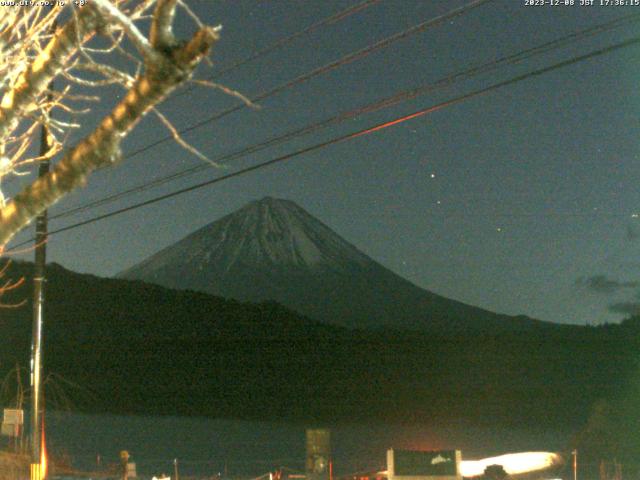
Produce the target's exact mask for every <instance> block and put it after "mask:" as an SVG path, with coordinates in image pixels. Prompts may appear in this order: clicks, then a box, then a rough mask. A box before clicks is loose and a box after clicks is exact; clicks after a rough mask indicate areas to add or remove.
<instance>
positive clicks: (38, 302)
mask: <svg viewBox="0 0 640 480" xmlns="http://www.w3.org/2000/svg"><path fill="white" fill-rule="evenodd" d="M49 89H50V93H49V96H50V97H51V91H52V90H53V83H52V84H50V85H49ZM50 148H51V142H50V138H49V130H48V128H47V126H46V125H45V124H43V125H42V128H41V130H40V156H43V157H44V156H45V155H46V154H47V153H48V152H49V149H50ZM49 167H50V162H49V159H48V158H46V159H43V160H40V163H39V165H38V177H42V176H44V175H46V174H47V173H49ZM47 233H48V232H47V210H45V211H43V212H42V213H41V214H40V215H38V216H37V217H36V237H35V261H34V271H33V324H32V333H31V480H43V479H44V478H45V476H46V472H45V471H43V470H44V467H43V465H41V463H42V454H43V451H42V442H43V439H44V431H43V429H44V427H43V426H44V422H43V416H44V402H43V391H42V326H43V322H44V286H45V282H46V277H45V265H46V262H47Z"/></svg>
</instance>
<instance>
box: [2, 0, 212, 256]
mask: <svg viewBox="0 0 640 480" xmlns="http://www.w3.org/2000/svg"><path fill="white" fill-rule="evenodd" d="M66 3H67V5H66V6H63V5H61V4H58V5H56V6H54V7H40V6H32V7H17V6H16V7H14V6H0V98H1V101H0V182H2V181H3V180H4V179H5V178H6V177H8V176H11V175H20V174H21V173H22V172H23V170H24V169H25V167H28V166H29V165H30V164H34V163H36V162H38V161H41V160H42V159H43V158H48V157H53V156H54V155H59V157H60V159H59V160H58V161H57V162H56V163H55V166H54V168H53V169H52V170H51V172H50V173H49V174H47V175H46V176H43V177H41V178H38V179H37V180H35V181H34V182H32V183H30V184H28V185H26V186H25V188H24V189H23V190H22V191H21V192H20V193H18V194H17V195H16V196H14V197H13V198H11V199H5V198H4V196H2V197H1V198H0V201H1V202H2V203H1V205H0V246H4V245H6V244H7V242H8V241H9V240H10V239H11V238H12V237H13V236H14V235H15V234H16V233H17V232H19V231H20V230H21V229H22V228H24V227H25V226H26V225H27V224H29V222H30V221H31V220H32V219H33V218H35V217H36V216H37V215H38V214H39V213H40V212H42V211H43V210H45V209H47V208H48V207H50V206H51V205H52V204H54V203H55V202H56V201H58V200H59V199H60V198H62V197H63V196H64V195H66V194H68V193H69V192H71V191H72V190H73V189H75V188H77V187H78V186H81V185H83V184H85V183H86V181H87V177H88V176H89V175H90V173H91V172H93V171H94V170H96V169H99V168H103V167H106V166H110V165H113V164H115V163H117V162H118V161H119V160H120V159H121V142H122V140H123V139H124V138H125V137H126V136H127V135H128V134H129V133H130V132H131V131H132V130H133V129H134V127H135V126H136V124H137V123H138V122H139V121H140V119H141V118H142V117H143V116H144V115H145V114H146V113H148V112H150V111H151V112H155V113H156V114H157V115H158V116H159V118H160V119H161V121H162V122H163V123H164V124H165V125H166V126H167V128H169V129H170V130H171V131H172V133H173V134H174V138H175V139H176V140H177V141H178V142H180V143H181V144H182V145H183V146H185V147H186V148H189V149H190V150H191V151H192V152H193V153H195V154H198V155H199V156H202V155H200V154H199V152H197V151H196V150H195V149H193V148H192V147H190V146H189V145H187V144H186V143H185V142H183V141H182V139H181V138H180V137H179V136H178V134H177V132H176V130H175V129H174V128H173V127H172V125H171V123H170V122H169V120H168V119H167V118H166V117H164V116H163V115H162V114H160V112H158V111H157V110H156V106H157V105H158V104H159V103H160V102H161V101H162V100H164V99H165V98H166V97H167V96H168V95H170V94H171V92H172V91H173V90H174V89H175V88H176V87H178V86H179V85H180V84H182V83H184V82H187V81H189V80H190V79H191V77H192V74H193V72H194V69H195V68H196V66H197V65H198V64H199V63H200V62H201V61H202V60H203V59H205V58H206V57H207V56H208V54H209V52H210V50H211V48H212V46H213V44H214V43H215V42H216V40H217V39H218V34H219V28H218V27H211V26H206V25H202V24H201V22H200V21H199V20H198V18H197V17H196V16H195V15H194V14H193V12H192V11H191V10H190V9H189V7H188V5H187V4H186V3H184V0H86V2H85V4H84V6H77V5H74V2H72V1H70V0H67V2H66ZM79 3H82V2H79ZM178 9H182V10H183V11H184V12H185V13H186V14H187V15H189V16H190V17H191V19H193V21H194V22H195V25H196V31H195V33H194V34H193V36H192V37H191V38H190V39H188V40H184V41H180V40H178V39H176V38H175V36H174V33H173V24H174V20H175V17H176V14H177V10H178ZM145 27H146V28H145ZM145 30H148V34H145ZM116 57H119V58H120V59H119V60H118V61H114V58H116ZM122 59H124V60H125V62H123V61H122ZM123 64H126V65H127V68H123V67H122V65H123ZM53 80H56V83H57V85H59V86H58V88H56V91H53V90H52V89H51V88H50V85H51V83H52V81H53ZM111 84H117V85H120V86H121V87H122V88H123V89H124V94H123V96H122V98H121V100H119V101H116V102H114V104H113V105H112V108H111V110H110V113H109V114H108V115H106V116H105V117H104V118H102V120H101V121H100V122H99V123H98V124H97V125H96V127H95V129H94V130H93V131H92V132H91V133H90V134H89V135H87V136H86V137H84V138H82V139H81V140H79V141H78V142H76V143H75V144H73V145H69V144H68V143H69V142H68V135H69V133H70V131H71V130H72V129H74V128H78V123H77V121H76V120H75V118H76V117H77V115H80V114H83V113H85V112H86V111H87V107H88V106H90V105H91V102H95V101H98V100H99V101H102V102H104V101H108V99H104V98H102V99H100V98H99V95H97V93H96V92H99V88H100V87H103V86H105V85H111ZM56 111H57V112H59V113H56V114H52V112H56ZM43 124H44V125H46V126H47V128H48V132H49V139H48V143H49V146H50V149H49V150H48V152H47V153H46V154H45V155H44V156H42V155H40V156H38V155H34V154H33V153H31V152H32V151H33V150H34V149H33V145H32V144H34V141H35V138H36V137H37V131H38V127H39V126H40V125H43Z"/></svg>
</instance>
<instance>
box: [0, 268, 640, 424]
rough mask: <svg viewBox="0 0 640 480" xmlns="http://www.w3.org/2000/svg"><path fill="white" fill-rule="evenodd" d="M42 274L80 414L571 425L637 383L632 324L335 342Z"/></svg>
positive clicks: (51, 328)
mask: <svg viewBox="0 0 640 480" xmlns="http://www.w3.org/2000/svg"><path fill="white" fill-rule="evenodd" d="M29 271H30V265H29V264H24V263H18V264H15V265H13V267H12V270H11V275H12V277H13V278H17V277H18V276H20V275H25V276H29ZM48 277H49V280H48V284H47V285H48V289H47V298H48V303H47V310H46V315H47V320H46V327H45V345H46V348H45V365H46V369H47V370H48V371H49V372H56V373H57V374H60V375H62V376H63V377H64V378H66V379H68V380H70V381H72V382H75V383H77V384H79V385H82V386H83V388H86V389H88V390H90V391H91V392H92V394H91V395H90V396H89V395H85V394H83V393H80V392H79V391H74V389H70V390H69V392H68V393H69V394H70V395H72V396H73V397H74V398H75V402H76V404H77V406H78V407H79V408H81V409H83V410H86V411H112V412H120V413H123V412H125V413H143V414H150V413H160V414H183V415H208V416H213V417H236V418H257V419H289V420H305V421H319V420H332V421H340V420H342V421H377V420H392V421H400V422H410V423H414V422H428V423H441V422H444V423H446V422H450V421H455V422H469V423H471V424H478V423H491V424H500V425H507V426H508V425H512V426H513V425H518V426H521V427H522V426H526V425H535V426H536V428H540V427H544V426H545V425H547V426H549V427H550V428H551V427H553V428H558V427H559V426H565V427H566V428H579V427H580V426H581V425H583V424H584V423H585V422H586V420H587V417H588V415H589V411H590V409H591V407H592V405H593V404H594V402H595V401H596V400H597V399H599V398H610V399H619V398H622V397H623V396H624V395H625V392H626V391H627V390H628V388H629V385H631V384H632V379H633V378H634V375H636V374H637V372H636V371H635V367H634V359H635V358H636V354H637V351H638V347H640V341H639V338H640V335H638V333H639V332H640V322H638V321H628V322H626V323H625V324H623V325H622V326H607V327H600V328H586V327H568V326H554V327H553V328H549V329H546V330H545V331H544V332H538V333H535V332H530V333H529V334H528V335H520V334H517V333H513V332H499V333H495V332H492V331H490V330H488V331H487V332H485V333H484V334H475V333H474V334H469V335H445V334H441V333H440V334H427V333H420V332H407V331H394V330H389V329H386V330H368V331H367V330H351V329H347V328H344V327H338V326H332V325H327V324H323V323H319V322H316V321H312V320H309V319H307V318H304V317H301V316H299V315H298V314H296V313H294V312H292V311H290V310H288V309H286V308H284V307H281V306H279V305H277V304H274V303H263V304H258V305H256V304H245V303H239V302H236V301H231V300H225V299H222V298H218V297H213V296H210V295H206V294H203V293H196V292H190V291H176V290H170V289H166V288H163V287H159V286H155V285H149V284H145V283H143V282H139V281H126V280H116V279H104V278H97V277H94V276H90V275H80V274H76V273H73V272H70V271H67V270H65V269H63V268H62V267H60V266H57V265H52V266H50V267H49V273H48ZM26 290H27V289H22V290H21V291H19V292H17V293H15V294H14V297H13V299H16V298H24V297H25V296H27V294H28V291H26ZM10 300H12V299H11V298H5V301H10ZM30 312H31V307H30V305H27V306H25V307H23V308H19V309H9V310H3V311H2V317H1V318H2V322H1V325H0V335H2V338H4V340H5V344H6V345H10V346H11V347H10V348H5V349H2V350H1V351H0V367H2V369H3V370H4V371H5V372H6V371H7V370H8V369H9V368H10V367H12V366H13V365H14V364H15V362H16V361H18V362H20V363H21V364H23V365H26V364H27V358H28V350H29V348H28V341H29V335H30Z"/></svg>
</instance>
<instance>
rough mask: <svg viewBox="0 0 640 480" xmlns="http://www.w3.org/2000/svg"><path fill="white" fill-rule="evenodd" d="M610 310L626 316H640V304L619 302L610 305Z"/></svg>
mask: <svg viewBox="0 0 640 480" xmlns="http://www.w3.org/2000/svg"><path fill="white" fill-rule="evenodd" d="M608 310H609V311H610V312H612V313H622V314H624V315H639V314H640V302H619V303H613V304H611V305H609V308H608Z"/></svg>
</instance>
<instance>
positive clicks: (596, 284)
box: [576, 275, 640, 295]
mask: <svg viewBox="0 0 640 480" xmlns="http://www.w3.org/2000/svg"><path fill="white" fill-rule="evenodd" d="M576 285H578V286H580V287H585V288H587V289H588V290H591V291H592V292H596V293H602V294H605V295H610V294H612V293H615V292H617V291H619V290H622V289H624V288H635V287H637V286H638V285H640V283H639V282H619V281H617V280H612V279H610V278H608V277H607V276H606V275H594V276H593V277H589V278H584V277H581V278H579V279H578V280H576Z"/></svg>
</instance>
